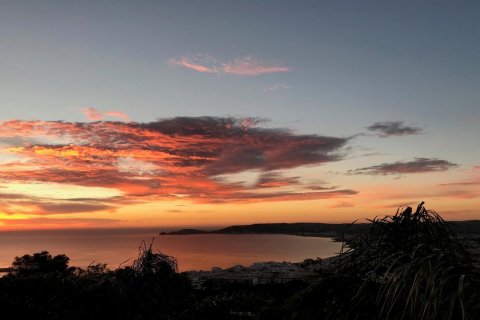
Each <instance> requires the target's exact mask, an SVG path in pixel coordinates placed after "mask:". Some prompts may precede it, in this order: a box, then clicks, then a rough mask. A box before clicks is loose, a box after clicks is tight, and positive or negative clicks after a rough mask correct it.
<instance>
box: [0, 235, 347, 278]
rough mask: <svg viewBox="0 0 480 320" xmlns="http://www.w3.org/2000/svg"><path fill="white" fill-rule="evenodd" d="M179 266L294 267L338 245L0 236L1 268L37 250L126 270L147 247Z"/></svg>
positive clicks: (255, 239)
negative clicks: (290, 264) (276, 264)
mask: <svg viewBox="0 0 480 320" xmlns="http://www.w3.org/2000/svg"><path fill="white" fill-rule="evenodd" d="M153 239H154V242H153V248H154V249H155V250H156V251H157V250H158V251H161V252H163V253H165V254H168V255H170V256H174V257H176V258H177V260H178V265H179V269H180V271H186V270H210V269H211V268H212V267H214V266H217V267H221V268H226V267H230V266H233V265H237V264H240V265H244V266H248V265H250V264H252V263H253V262H259V261H289V262H299V261H303V260H304V259H307V258H313V259H315V258H317V257H319V258H326V257H330V256H334V255H336V254H337V253H338V252H339V251H340V249H341V243H339V242H333V241H332V239H330V238H322V237H300V236H292V235H283V234H241V235H240V234H238V235H235V234H229V235H227V234H201V235H168V236H159V235H158V229H105V230H101V229H93V230H53V231H52V230H49V231H45V230H42V231H40V230H38V231H21V232H0V268H2V267H8V266H10V265H11V263H12V261H13V259H14V257H15V256H21V255H24V254H33V253H34V252H39V251H42V250H46V251H49V252H50V254H52V255H56V254H66V255H67V256H68V257H70V259H71V260H70V265H71V266H77V267H86V266H88V265H89V264H91V263H97V262H100V263H107V266H108V267H109V268H110V269H115V268H118V267H119V266H123V265H130V264H131V263H132V262H133V260H134V259H135V258H136V257H137V256H138V252H139V247H140V246H142V245H143V244H142V243H144V244H145V245H147V246H148V245H149V244H150V243H151V241H152V240H153Z"/></svg>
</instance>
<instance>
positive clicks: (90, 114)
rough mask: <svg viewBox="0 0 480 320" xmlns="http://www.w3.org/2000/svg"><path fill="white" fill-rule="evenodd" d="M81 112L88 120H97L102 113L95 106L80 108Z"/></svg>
mask: <svg viewBox="0 0 480 320" xmlns="http://www.w3.org/2000/svg"><path fill="white" fill-rule="evenodd" d="M82 112H83V114H84V115H85V116H86V117H87V119H88V120H92V121H99V120H102V119H103V114H102V113H101V112H99V111H98V110H96V109H95V108H91V107H88V108H84V109H82Z"/></svg>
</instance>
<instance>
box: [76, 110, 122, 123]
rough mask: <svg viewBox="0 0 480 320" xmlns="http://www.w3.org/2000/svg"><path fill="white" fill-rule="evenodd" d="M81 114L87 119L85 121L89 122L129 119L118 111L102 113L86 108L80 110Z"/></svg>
mask: <svg viewBox="0 0 480 320" xmlns="http://www.w3.org/2000/svg"><path fill="white" fill-rule="evenodd" d="M82 112H83V114H84V115H85V116H86V117H87V119H88V120H91V121H100V120H103V119H104V118H105V117H111V118H119V119H121V120H123V121H130V118H129V117H128V115H126V114H125V113H123V112H120V111H105V112H102V111H98V110H97V109H95V108H92V107H88V108H84V109H82Z"/></svg>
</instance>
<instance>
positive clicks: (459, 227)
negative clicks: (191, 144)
mask: <svg viewBox="0 0 480 320" xmlns="http://www.w3.org/2000/svg"><path fill="white" fill-rule="evenodd" d="M448 224H449V226H450V227H451V228H452V230H453V231H454V232H455V233H456V234H458V235H480V221H479V220H470V221H448ZM369 226H370V223H356V224H351V223H338V224H331V223H313V222H298V223H257V224H249V225H238V226H230V227H226V228H222V229H218V230H213V231H205V230H199V229H181V230H176V231H171V232H161V233H160V235H189V234H190V235H191V234H289V235H297V236H310V237H332V238H340V237H342V236H343V235H346V236H351V235H353V234H357V233H362V232H364V231H365V230H367V229H368V227H369Z"/></svg>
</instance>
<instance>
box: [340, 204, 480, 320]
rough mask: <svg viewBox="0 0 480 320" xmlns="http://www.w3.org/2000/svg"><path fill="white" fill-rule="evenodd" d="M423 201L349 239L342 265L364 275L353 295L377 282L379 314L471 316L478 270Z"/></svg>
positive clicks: (387, 316) (394, 316) (475, 309)
mask: <svg viewBox="0 0 480 320" xmlns="http://www.w3.org/2000/svg"><path fill="white" fill-rule="evenodd" d="M423 204H424V203H423V202H422V203H420V204H419V205H418V207H417V210H416V211H415V212H413V210H412V208H410V207H406V208H403V210H400V209H399V210H397V213H396V214H395V215H394V216H386V217H384V218H381V219H374V220H372V221H371V222H372V225H371V227H370V230H369V232H367V233H366V234H365V235H363V236H361V237H358V238H357V239H355V240H353V241H352V242H351V243H350V247H351V249H350V250H348V251H347V252H346V254H345V255H344V256H343V259H342V261H343V262H344V263H345V264H344V266H345V267H346V268H349V269H348V270H349V271H350V272H354V273H356V274H357V275H358V276H360V277H362V278H363V279H364V284H363V285H362V286H361V287H360V289H359V291H358V293H357V294H356V295H355V297H354V299H353V303H354V304H355V302H359V301H361V299H360V297H361V296H362V295H365V294H372V292H367V290H366V288H367V287H368V288H371V286H368V285H367V284H371V283H375V284H377V285H378V290H377V292H376V295H377V297H376V304H377V306H378V308H379V312H378V314H379V316H380V317H381V318H382V319H425V320H426V319H471V318H474V314H477V313H478V304H477V302H478V301H479V299H478V298H479V296H478V293H477V289H476V288H477V287H476V286H477V285H478V284H480V281H479V280H480V273H479V270H478V268H476V267H475V266H474V264H473V261H472V257H471V255H470V253H469V252H468V250H467V249H466V248H465V246H464V244H463V243H462V242H461V241H460V240H459V239H458V238H457V237H456V236H455V234H454V233H453V231H452V230H451V229H450V228H449V226H448V224H447V223H446V222H445V221H444V220H443V219H442V218H441V217H440V216H439V215H438V214H437V213H436V212H434V211H432V210H426V209H425V208H424V207H423Z"/></svg>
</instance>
